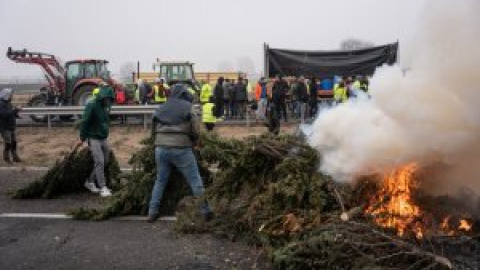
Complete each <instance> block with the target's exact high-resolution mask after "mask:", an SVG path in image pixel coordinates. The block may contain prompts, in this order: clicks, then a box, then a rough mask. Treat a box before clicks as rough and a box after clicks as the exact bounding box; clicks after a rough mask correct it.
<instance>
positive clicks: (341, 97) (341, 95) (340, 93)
mask: <svg viewBox="0 0 480 270" xmlns="http://www.w3.org/2000/svg"><path fill="white" fill-rule="evenodd" d="M333 98H334V99H335V101H337V102H345V101H347V100H348V96H347V88H346V87H340V86H337V87H336V88H335V89H333Z"/></svg>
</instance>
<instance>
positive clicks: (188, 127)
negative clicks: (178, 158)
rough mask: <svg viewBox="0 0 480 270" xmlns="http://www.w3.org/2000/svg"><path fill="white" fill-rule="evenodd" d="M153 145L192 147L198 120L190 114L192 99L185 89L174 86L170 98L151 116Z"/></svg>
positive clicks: (195, 138)
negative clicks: (153, 134) (153, 135)
mask: <svg viewBox="0 0 480 270" xmlns="http://www.w3.org/2000/svg"><path fill="white" fill-rule="evenodd" d="M153 122H154V132H155V145H156V146H164V147H179V148H182V147H192V146H193V144H194V143H195V142H196V141H197V140H198V136H199V119H198V116H197V115H195V114H194V113H192V98H191V94H190V93H189V92H188V89H187V87H185V86H184V85H182V84H176V85H174V86H173V87H172V90H171V93H170V97H169V98H168V99H167V101H166V102H165V103H164V104H163V105H160V106H159V107H158V108H157V109H156V110H155V113H154V115H153Z"/></svg>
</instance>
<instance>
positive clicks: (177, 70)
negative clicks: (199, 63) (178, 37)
mask: <svg viewBox="0 0 480 270" xmlns="http://www.w3.org/2000/svg"><path fill="white" fill-rule="evenodd" d="M156 67H159V70H160V71H159V73H158V77H159V78H164V79H165V80H166V83H167V84H168V85H173V84H175V83H177V82H182V83H185V84H188V85H189V86H190V87H191V88H192V89H193V90H195V92H198V91H199V90H200V86H199V85H198V82H197V81H195V73H194V72H193V63H190V62H159V61H158V60H157V63H155V64H154V70H155V69H156Z"/></svg>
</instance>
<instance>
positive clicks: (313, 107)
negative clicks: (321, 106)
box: [309, 99, 318, 117]
mask: <svg viewBox="0 0 480 270" xmlns="http://www.w3.org/2000/svg"><path fill="white" fill-rule="evenodd" d="M309 106H310V117H315V115H317V111H318V103H317V100H316V99H312V100H310V101H309Z"/></svg>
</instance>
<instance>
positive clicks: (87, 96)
mask: <svg viewBox="0 0 480 270" xmlns="http://www.w3.org/2000/svg"><path fill="white" fill-rule="evenodd" d="M95 87H96V86H95V85H92V84H87V85H82V86H80V88H79V89H78V90H77V92H75V95H74V96H73V105H76V106H85V104H87V102H88V101H89V100H91V99H92V92H93V89H95Z"/></svg>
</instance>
